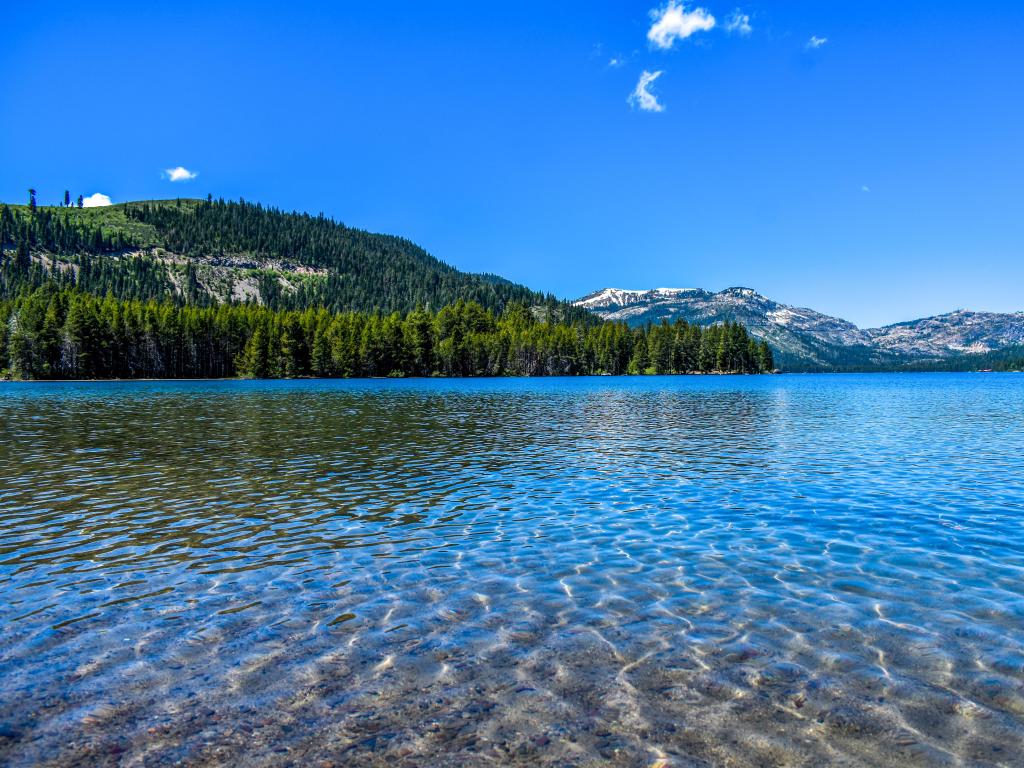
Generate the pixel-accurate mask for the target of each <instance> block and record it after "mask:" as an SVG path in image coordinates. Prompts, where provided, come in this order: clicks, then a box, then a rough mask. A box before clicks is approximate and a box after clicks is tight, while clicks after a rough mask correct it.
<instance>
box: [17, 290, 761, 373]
mask: <svg viewBox="0 0 1024 768" xmlns="http://www.w3.org/2000/svg"><path fill="white" fill-rule="evenodd" d="M773 368H774V362H773V359H772V352H771V350H770V349H769V347H768V345H767V344H765V343H764V342H760V343H758V342H756V341H755V340H753V339H752V338H750V337H749V336H748V334H747V332H746V330H745V329H744V328H743V327H742V326H740V325H738V324H735V323H726V324H724V325H716V326H711V327H707V328H701V327H699V326H696V325H690V324H688V323H686V322H683V321H678V322H676V323H673V324H671V325H670V324H668V323H661V324H659V325H653V326H648V327H645V328H636V329H633V328H629V327H628V326H626V325H625V324H621V323H600V324H596V325H595V324H593V323H574V324H570V323H563V322H547V321H540V320H538V319H537V318H536V317H535V315H534V313H533V312H532V311H531V310H530V309H529V308H528V307H527V306H525V305H523V304H518V303H512V304H509V305H508V306H507V307H506V308H505V311H504V312H503V313H502V314H501V315H500V316H499V315H496V314H495V313H494V312H492V311H490V310H488V309H486V308H484V307H482V306H481V305H480V304H477V303H475V302H471V301H461V300H460V301H457V302H455V303H454V304H452V305H449V306H446V307H444V308H442V309H441V310H440V311H438V312H436V313H434V312H430V311H428V310H425V309H422V308H418V309H415V310H413V311H411V312H409V313H407V314H404V315H403V314H400V313H397V312H395V313H391V314H380V313H365V312H341V313H332V312H329V311H328V310H326V309H307V310H302V311H294V310H273V309H268V308H266V307H262V306H257V305H252V304H244V305H238V304H222V305H219V306H206V307H200V306H181V305H176V304H172V303H169V302H157V301H146V302H143V301H134V300H129V301H123V300H119V299H115V298H113V297H106V298H99V297H96V296H93V295H90V294H87V293H83V292H80V291H78V290H71V289H59V288H56V287H53V286H49V287H43V288H38V289H35V290H32V291H27V292H25V293H23V294H22V295H20V296H18V297H16V298H13V299H6V300H2V301H0V375H3V376H6V377H11V378H18V379H65V378H83V379H92V378H222V377H225V378H226V377H236V376H242V377H251V378H278V377H282V378H291V377H302V376H317V377H359V376H435V375H439V376H552V375H560V376H573V375H585V374H613V375H616V374H624V373H631V374H672V373H700V372H703V373H710V372H736V373H758V372H764V371H771V370H772V369H773Z"/></svg>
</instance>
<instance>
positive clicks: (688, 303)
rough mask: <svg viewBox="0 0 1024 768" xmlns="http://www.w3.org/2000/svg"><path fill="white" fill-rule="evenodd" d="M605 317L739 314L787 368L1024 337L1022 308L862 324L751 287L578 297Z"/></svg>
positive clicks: (999, 344)
mask: <svg viewBox="0 0 1024 768" xmlns="http://www.w3.org/2000/svg"><path fill="white" fill-rule="evenodd" d="M575 304H576V306H577V307H580V308H584V309H588V310H590V311H591V312H594V313H595V314H597V315H599V316H600V317H602V318H604V319H609V320H620V321H624V322H628V323H630V324H631V325H643V324H644V323H647V322H659V321H661V320H662V319H665V320H670V321H671V320H675V319H676V318H682V319H684V320H686V321H687V322H694V323H700V324H704V325H706V324H710V323H718V322H724V321H726V320H734V321H738V322H740V323H742V324H743V325H744V326H746V327H747V328H748V329H749V330H750V333H751V334H752V335H753V336H755V337H757V338H761V339H765V340H767V341H768V343H769V344H771V345H772V348H773V349H775V350H777V355H776V360H777V361H778V362H779V363H781V364H782V365H783V366H785V367H787V368H788V369H790V370H800V369H807V370H810V369H830V370H842V369H871V368H893V367H899V366H903V365H906V364H909V363H914V362H920V361H929V360H931V361H937V360H944V359H948V358H954V357H959V356H964V355H983V354H986V353H990V352H994V351H997V350H1002V349H1008V348H1012V347H1016V346H1020V345H1024V312H1016V313H1003V314H1000V313H994V312H970V311H965V310H958V311H956V312H950V313H948V314H944V315H938V316H935V317H928V318H923V319H921V320H914V321H911V322H905V323H896V324H893V325H888V326H885V327H883V328H870V329H860V328H858V327H857V326H855V325H854V324H853V323H850V322H847V321H846V320H842V319H840V318H837V317H831V316H829V315H825V314H822V313H820V312H816V311H814V310H812V309H805V308H801V307H792V306H789V305H786V304H781V303H779V302H776V301H773V300H771V299H769V298H767V297H765V296H763V295H761V294H759V293H757V291H755V290H753V289H751V288H744V287H736V288H727V289H725V290H724V291H719V292H717V293H714V292H711V291H706V290H703V289H700V288H655V289H650V290H630V289H623V288H604V289H602V290H600V291H595V292H594V293H591V294H589V295H588V296H585V297H583V298H582V299H579V300H578V301H576V302H575Z"/></svg>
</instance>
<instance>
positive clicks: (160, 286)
mask: <svg viewBox="0 0 1024 768" xmlns="http://www.w3.org/2000/svg"><path fill="white" fill-rule="evenodd" d="M46 284H56V285H57V286H58V287H72V286H73V287H75V288H78V289H79V290H82V291H85V292H87V293H93V294H96V295H101V296H102V295H107V294H110V295H112V296H114V297H115V298H120V299H160V300H173V301H176V302H180V303H186V304H198V305H208V304H217V303H223V302H228V301H234V302H252V303H256V304H262V305H265V306H269V307H272V308H274V309H305V308H308V307H326V308H328V309H330V310H333V311H345V310H357V311H363V312H373V311H381V312H385V313H390V312H395V311H397V312H405V311H409V310H412V309H414V308H416V307H417V306H425V307H432V308H434V309H437V308H439V307H441V306H444V305H446V304H451V303H454V302H456V301H458V300H460V299H463V300H466V301H476V302H479V303H480V304H482V305H483V306H484V307H486V308H488V309H491V310H493V311H501V310H502V309H503V308H504V307H505V306H506V305H507V304H509V303H512V302H516V303H521V304H525V305H527V306H530V307H532V308H533V309H534V311H535V313H536V314H538V315H539V316H549V317H556V318H564V319H576V320H584V321H590V320H591V319H592V315H590V314H589V313H587V312H585V311H584V310H581V309H577V308H574V307H572V305H571V304H569V303H568V302H562V301H559V300H557V299H555V297H553V296H550V295H545V294H542V293H540V292H538V291H533V290H531V289H529V288H527V287H526V286H522V285H517V284H515V283H512V282H510V281H508V280H505V279H503V278H500V277H497V276H494V275H488V274H474V273H468V272H463V271H461V270H459V269H456V268H455V267H452V266H450V265H448V264H446V263H444V262H442V261H440V260H439V259H437V258H435V257H434V256H432V255H430V254H429V253H427V252H426V251H425V250H424V249H422V248H420V247H419V246H417V245H416V244H414V243H412V242H410V241H409V240H406V239H404V238H401V237H395V236H391V235H385V234H376V233H371V232H365V231H362V230H359V229H355V228H352V227H347V226H345V225H344V224H341V223H339V222H335V221H332V220H331V219H329V218H326V217H325V216H323V215H320V216H311V215H308V214H301V213H287V212H285V211H280V210H276V209H273V208H266V207H264V206H261V205H255V204H252V203H246V202H243V201H239V202H225V201H221V200H218V201H214V200H207V201H202V200H156V201H141V202H133V203H123V204H119V205H112V206H108V207H103V208H84V209H79V208H66V207H39V208H37V209H31V210H30V209H29V207H27V206H17V205H3V204H0V298H3V297H5V296H14V295H17V294H18V292H20V291H23V290H25V289H26V288H35V287H39V286H42V285H46Z"/></svg>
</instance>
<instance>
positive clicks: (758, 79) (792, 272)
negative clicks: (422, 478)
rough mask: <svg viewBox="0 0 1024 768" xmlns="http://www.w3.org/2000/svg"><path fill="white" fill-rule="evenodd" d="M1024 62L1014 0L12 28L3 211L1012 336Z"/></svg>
mask: <svg viewBox="0 0 1024 768" xmlns="http://www.w3.org/2000/svg"><path fill="white" fill-rule="evenodd" d="M158 5H160V6H162V7H156V6H158ZM150 6H153V7H150ZM297 6H303V7H297ZM737 10H738V11H739V12H738V13H737ZM652 11H653V12H654V13H653V14H652ZM711 19H713V24H712V23H710V22H709V20H711ZM1022 40H1024V6H1022V4H1020V3H1015V2H978V3H971V4H967V3H963V2H958V3H952V2H942V0H932V1H931V2H920V1H919V0H906V1H905V2H899V3H893V2H891V1H890V2H877V1H875V0H861V1H859V2H824V1H823V0H818V1H817V2H809V1H808V2H803V1H800V0H795V1H794V0H787V1H786V2H757V3H753V2H751V3H746V2H741V1H739V0H730V1H729V2H711V0H708V2H701V3H690V4H685V5H678V4H674V5H671V6H667V5H664V4H661V5H659V4H658V3H656V2H650V1H646V2H643V1H642V2H627V1H626V0H620V1H619V2H599V1H598V2H595V1H593V0H591V1H589V2H561V3H552V2H543V3H542V2H522V1H520V2H515V3H479V2H475V3H457V2H452V3H425V2H422V1H421V2H406V1H405V0H390V2H388V3H358V4H357V3H327V2H324V3H313V2H311V3H302V4H300V3H295V4H284V3H277V2H275V3H262V2H248V3H244V4H241V3H240V4H222V3H216V2H203V3H193V2H175V3H165V4H155V3H154V4H150V3H139V2H131V3H121V2H116V1H114V2H107V3H103V4H86V3H75V4H71V3H63V2H52V3H47V4H46V5H45V7H44V6H38V5H35V4H31V3H17V4H12V5H10V6H9V7H6V8H5V10H4V24H3V25H2V26H0V74H2V77H3V82H4V84H5V85H4V91H3V98H2V99H0V199H3V200H6V201H18V202H20V201H22V200H23V198H24V197H25V192H24V190H25V189H26V188H27V187H29V186H35V187H36V188H37V189H38V190H39V191H40V197H41V200H42V201H43V202H51V201H56V200H57V199H58V197H60V196H61V195H62V194H63V191H64V189H65V188H69V189H71V190H72V191H73V192H74V193H75V194H78V193H83V194H86V195H90V194H92V193H102V194H106V195H109V196H110V197H111V198H112V199H113V200H114V201H115V202H118V201H124V200H132V199H141V198H165V197H177V196H196V197H198V196H205V195H206V194H207V193H212V194H213V195H215V196H223V197H226V198H238V197H244V198H245V199H247V200H254V201H257V200H258V201H261V202H264V203H267V204H272V205H276V206H280V207H283V208H286V209H298V210H305V211H310V212H313V213H317V212H320V211H323V212H325V213H327V214H328V215H331V216H333V217H335V218H337V219H339V220H341V221H344V222H345V223H347V224H351V225H353V226H359V227H364V228H367V229H370V230H374V231H382V232H389V233H395V234H400V235H403V236H406V237H409V238H410V239H412V240H414V241H416V242H418V243H420V244H421V245H423V246H424V247H426V248H427V249H428V250H429V251H430V252H431V253H433V254H435V255H436V256H438V257H439V258H442V259H444V260H445V261H447V262H449V263H451V264H454V265H456V266H458V267H460V268H463V269H468V270H474V271H490V272H495V273H498V274H501V275H504V276H506V277H509V278H511V279H514V280H517V281H520V282H523V283H526V284H528V285H530V286H531V287H534V288H537V289H541V290H547V291H551V292H553V293H556V294H558V295H559V296H563V297H567V298H575V297H578V296H581V295H583V294H586V293H588V292H590V291H592V290H595V289H598V288H602V287H606V286H616V287H626V288H644V287H661V286H669V287H692V286H699V287H704V288H709V289H721V288H725V287H729V286H734V285H744V286H749V287H752V288H755V289H757V290H759V291H761V292H762V293H765V294H767V295H769V296H771V297H773V298H775V299H778V300H780V301H785V302H788V303H793V304H797V305H801V306H810V307H813V308H815V309H818V310H821V311H825V312H829V313H831V314H836V315H839V316H842V317H845V318H847V319H850V320H852V321H854V322H856V323H858V324H860V325H862V326H869V325H878V324H883V323H888V322H895V321H899V320H906V319H911V318H915V317H920V316H925V315H930V314H936V313H939V312H944V311H950V310H953V309H957V308H961V307H963V308H971V309H987V310H999V311H1007V310H1024V290H1022V288H1024V95H1022V94H1024V48H1022V45H1021V41H1022ZM645 73H646V74H647V77H646V78H644V74H645ZM657 73H661V74H660V75H659V74H657ZM642 79H644V80H646V81H647V82H648V83H649V85H648V86H647V88H646V91H647V92H646V93H644V92H640V93H637V92H636V89H637V87H638V85H639V84H641V80H642ZM631 94H634V97H633V98H631ZM658 110H660V111H658ZM179 166H181V167H182V168H184V169H187V170H188V171H189V172H190V173H195V174H197V175H196V177H195V178H194V179H191V180H180V181H171V180H170V179H169V178H168V174H167V170H168V169H173V168H177V167H179ZM179 175H181V174H180V173H179Z"/></svg>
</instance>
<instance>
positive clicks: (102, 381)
mask: <svg viewBox="0 0 1024 768" xmlns="http://www.w3.org/2000/svg"><path fill="white" fill-rule="evenodd" d="M1021 373H1024V371H776V372H774V373H724V372H717V371H711V372H703V371H701V372H696V373H661V374H641V375H636V374H621V375H618V376H616V375H614V374H601V373H589V374H581V375H579V376H347V377H341V376H296V377H293V378H275V379H270V378H267V379H245V378H240V377H237V376H226V377H220V378H215V377H206V378H194V377H187V378H186V377H183V378H132V379H0V384H115V383H124V384H129V383H133V382H174V381H183V382H184V381H216V382H222V381H237V382H240V383H241V382H256V381H281V382H284V381H498V380H516V381H525V380H529V379H535V380H543V379H684V378H691V377H701V376H735V377H738V378H740V377H741V378H756V377H760V376H877V375H889V374H901V375H928V376H931V375H946V374H990V375H991V374H996V375H999V374H1021Z"/></svg>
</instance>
